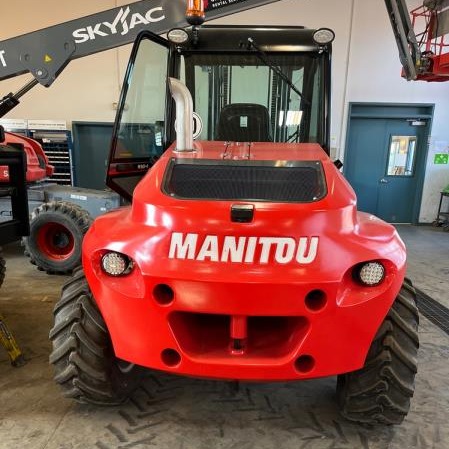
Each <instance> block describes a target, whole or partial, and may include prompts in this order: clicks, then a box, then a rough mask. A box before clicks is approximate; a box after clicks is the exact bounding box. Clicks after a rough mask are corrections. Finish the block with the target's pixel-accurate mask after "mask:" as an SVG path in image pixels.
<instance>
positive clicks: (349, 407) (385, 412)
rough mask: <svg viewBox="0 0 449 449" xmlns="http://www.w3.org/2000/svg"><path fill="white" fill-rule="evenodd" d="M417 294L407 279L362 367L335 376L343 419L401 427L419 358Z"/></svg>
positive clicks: (408, 404) (413, 386) (408, 406)
mask: <svg viewBox="0 0 449 449" xmlns="http://www.w3.org/2000/svg"><path fill="white" fill-rule="evenodd" d="M418 323H419V315H418V308H417V306H416V292H415V289H414V288H413V286H412V284H411V282H410V281H409V280H408V279H406V280H405V281H404V284H403V285H402V288H401V291H400V292H399V295H398V296H397V298H396V300H395V302H394V303H393V306H392V307H391V309H390V311H389V313H388V315H387V316H386V318H385V320H384V322H383V323H382V325H381V327H380V329H379V330H378V332H377V334H376V337H375V338H374V341H373V343H372V344H371V348H370V350H369V353H368V356H367V359H366V362H365V366H364V367H363V368H362V369H360V370H358V371H354V372H351V373H347V374H342V375H339V376H338V379H337V401H338V405H339V407H340V409H341V412H342V414H343V416H344V417H345V418H347V419H349V420H351V421H356V422H359V423H364V424H371V425H376V424H383V425H385V424H387V425H391V424H400V423H401V422H402V421H403V420H404V418H405V417H406V415H407V413H408V411H409V409H410V400H411V398H412V396H413V393H414V389H415V374H416V372H417V357H418V347H419V340H418Z"/></svg>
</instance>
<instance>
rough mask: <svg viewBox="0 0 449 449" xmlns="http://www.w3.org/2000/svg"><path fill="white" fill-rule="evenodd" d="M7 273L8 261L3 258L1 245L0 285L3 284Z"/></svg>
mask: <svg viewBox="0 0 449 449" xmlns="http://www.w3.org/2000/svg"><path fill="white" fill-rule="evenodd" d="M5 274H6V262H5V259H4V258H3V251H2V248H1V246H0V287H1V286H2V284H3V281H4V280H5Z"/></svg>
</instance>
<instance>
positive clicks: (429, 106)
mask: <svg viewBox="0 0 449 449" xmlns="http://www.w3.org/2000/svg"><path fill="white" fill-rule="evenodd" d="M434 110H435V104H434V103H370V102H366V103H364V102H350V103H349V108H348V119H347V128H346V139H345V152H344V160H346V158H347V157H348V153H349V137H350V135H351V120H352V119H353V118H366V119H376V118H377V119H413V120H419V119H421V120H424V119H425V120H426V121H427V125H426V126H425V128H426V130H427V135H428V137H430V135H431V130H432V123H433V114H434ZM417 150H418V152H417V153H418V157H417V160H416V176H417V180H416V193H415V198H414V200H413V211H412V224H418V223H419V214H420V212H421V203H422V195H423V189H424V179H425V176H426V167H427V158H428V153H429V143H428V141H425V139H424V141H422V142H420V143H419V145H418V148H417ZM343 172H345V170H343Z"/></svg>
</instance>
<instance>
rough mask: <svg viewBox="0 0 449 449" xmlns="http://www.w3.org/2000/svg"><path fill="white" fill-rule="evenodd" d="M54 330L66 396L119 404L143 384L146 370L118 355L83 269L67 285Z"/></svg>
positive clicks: (54, 357) (55, 361) (58, 374)
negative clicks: (121, 358) (120, 358)
mask: <svg viewBox="0 0 449 449" xmlns="http://www.w3.org/2000/svg"><path fill="white" fill-rule="evenodd" d="M53 313H54V326H53V328H52V330H51V331H50V340H51V341H52V344H53V351H52V352H51V354H50V363H51V364H52V365H53V367H54V372H55V377H54V379H55V381H56V383H58V384H59V385H60V386H61V388H62V390H63V394H64V396H65V397H68V398H73V399H75V400H76V401H78V402H82V403H92V404H99V405H116V404H120V403H122V402H124V401H125V400H126V399H127V398H128V397H129V396H130V394H131V393H132V392H133V391H134V390H135V389H136V388H137V387H138V386H139V385H140V381H141V378H142V374H143V372H144V369H143V368H141V367H139V366H137V365H133V364H129V363H126V362H123V361H121V360H119V359H118V358H116V357H115V354H114V351H113V348H112V343H111V340H110V337H109V332H108V329H107V327H106V324H105V322H104V320H103V317H102V316H101V314H100V312H99V310H98V308H97V305H96V303H95V300H94V299H93V296H92V293H91V291H90V289H89V286H88V284H87V281H86V278H85V276H84V273H83V271H82V269H81V268H79V269H76V270H75V271H74V274H73V277H72V278H71V279H70V280H69V281H68V282H67V283H66V284H65V285H64V286H63V289H62V295H61V298H60V300H59V301H58V302H57V304H56V306H55V308H54V312H53Z"/></svg>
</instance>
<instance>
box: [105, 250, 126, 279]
mask: <svg viewBox="0 0 449 449" xmlns="http://www.w3.org/2000/svg"><path fill="white" fill-rule="evenodd" d="M101 268H102V269H103V271H104V272H105V273H106V274H108V275H109V276H123V275H125V274H128V273H130V272H131V270H132V268H133V261H132V260H131V259H130V258H129V257H128V256H125V255H124V254H121V253H116V252H114V251H111V252H108V253H106V254H105V255H104V256H103V257H102V258H101Z"/></svg>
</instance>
